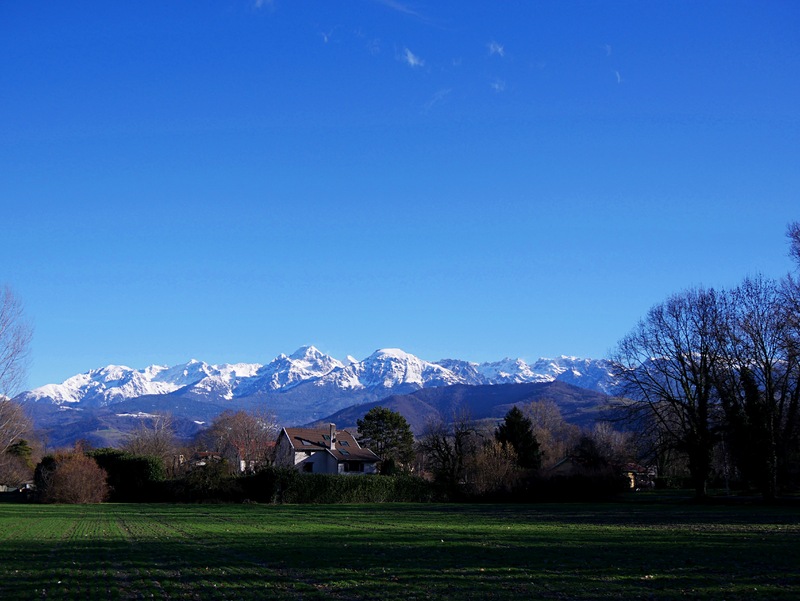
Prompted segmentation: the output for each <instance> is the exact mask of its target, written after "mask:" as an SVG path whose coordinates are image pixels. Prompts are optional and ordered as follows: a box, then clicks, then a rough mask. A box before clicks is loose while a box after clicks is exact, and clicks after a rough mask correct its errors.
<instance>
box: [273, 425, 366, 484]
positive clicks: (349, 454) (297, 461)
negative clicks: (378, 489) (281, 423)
mask: <svg viewBox="0 0 800 601" xmlns="http://www.w3.org/2000/svg"><path fill="white" fill-rule="evenodd" d="M378 461H379V458H378V456H377V455H376V454H375V453H373V452H372V451H370V450H369V449H363V448H361V445H359V444H358V441H357V440H356V439H355V437H354V436H353V435H352V434H351V433H350V432H348V431H347V430H342V431H341V432H337V431H336V425H335V424H330V425H329V426H328V427H326V428H283V429H282V430H281V432H280V434H279V435H278V440H277V442H276V443H275V465H276V466H278V467H293V468H295V469H297V470H299V471H301V472H305V473H312V474H375V473H377V468H376V464H377V463H378Z"/></svg>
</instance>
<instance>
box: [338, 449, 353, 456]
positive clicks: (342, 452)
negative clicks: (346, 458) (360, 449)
mask: <svg viewBox="0 0 800 601" xmlns="http://www.w3.org/2000/svg"><path fill="white" fill-rule="evenodd" d="M339 452H340V453H341V454H342V455H349V454H350V451H345V450H344V449H339Z"/></svg>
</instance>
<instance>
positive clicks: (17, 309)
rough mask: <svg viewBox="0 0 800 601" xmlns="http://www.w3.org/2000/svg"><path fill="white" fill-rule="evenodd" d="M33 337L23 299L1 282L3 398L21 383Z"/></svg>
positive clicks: (0, 393)
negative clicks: (25, 313)
mask: <svg viewBox="0 0 800 601" xmlns="http://www.w3.org/2000/svg"><path fill="white" fill-rule="evenodd" d="M30 340H31V327H30V325H29V324H28V322H27V321H26V320H25V316H24V313H23V311H22V303H21V302H20V300H19V298H17V297H16V296H15V295H14V293H13V292H12V290H11V288H9V287H8V286H0V398H3V397H10V396H11V395H12V394H13V393H14V392H16V390H17V388H18V387H19V386H20V385H21V384H22V382H23V378H24V376H25V366H26V365H25V362H26V359H27V356H28V345H29V344H30Z"/></svg>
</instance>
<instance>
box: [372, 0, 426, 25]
mask: <svg viewBox="0 0 800 601" xmlns="http://www.w3.org/2000/svg"><path fill="white" fill-rule="evenodd" d="M373 2H377V3H378V4H383V5H384V6H386V7H387V8H391V9H392V10H396V11H397V12H399V13H403V14H404V15H409V16H411V17H417V18H418V19H423V20H426V19H425V17H424V16H423V15H422V14H420V13H419V12H418V11H416V10H414V9H413V8H411V7H410V6H409V5H408V4H406V3H405V2H399V1H398V0H373Z"/></svg>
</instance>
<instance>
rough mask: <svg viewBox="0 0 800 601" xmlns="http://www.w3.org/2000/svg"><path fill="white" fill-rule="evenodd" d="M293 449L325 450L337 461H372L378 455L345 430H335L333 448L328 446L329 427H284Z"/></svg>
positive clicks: (374, 460) (377, 459)
mask: <svg viewBox="0 0 800 601" xmlns="http://www.w3.org/2000/svg"><path fill="white" fill-rule="evenodd" d="M283 432H285V433H286V436H287V438H288V439H289V442H290V443H291V445H292V447H293V448H294V450H295V451H327V452H328V453H330V454H331V455H333V457H334V458H335V459H336V460H337V461H366V462H371V463H374V462H376V461H379V460H380V459H379V457H378V456H377V455H376V454H375V453H373V452H372V451H370V450H369V449H362V448H361V445H359V444H358V441H357V440H356V439H355V437H354V436H353V435H352V434H351V433H350V432H348V431H347V430H337V431H336V441H335V442H336V444H335V445H334V446H335V448H334V449H333V450H331V448H330V440H329V438H330V427H323V428H284V429H283V430H282V432H281V434H283Z"/></svg>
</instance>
